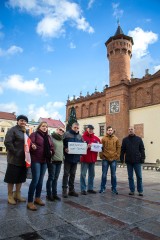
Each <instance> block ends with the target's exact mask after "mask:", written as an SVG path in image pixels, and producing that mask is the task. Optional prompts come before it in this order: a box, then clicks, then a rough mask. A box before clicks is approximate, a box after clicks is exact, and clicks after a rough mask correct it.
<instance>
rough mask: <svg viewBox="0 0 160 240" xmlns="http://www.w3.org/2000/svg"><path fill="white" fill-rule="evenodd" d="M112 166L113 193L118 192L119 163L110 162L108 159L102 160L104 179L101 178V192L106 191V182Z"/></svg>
mask: <svg viewBox="0 0 160 240" xmlns="http://www.w3.org/2000/svg"><path fill="white" fill-rule="evenodd" d="M109 166H110V171H111V185H112V191H116V187H117V178H116V166H117V161H116V160H114V161H112V162H111V161H108V160H106V159H104V160H102V178H101V190H102V191H104V190H105V189H106V182H107V173H108V168H109Z"/></svg>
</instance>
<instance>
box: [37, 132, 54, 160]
mask: <svg viewBox="0 0 160 240" xmlns="http://www.w3.org/2000/svg"><path fill="white" fill-rule="evenodd" d="M38 133H39V134H40V135H41V136H42V137H43V139H44V157H45V159H46V161H47V162H50V161H51V156H52V154H51V146H50V142H49V135H48V133H47V132H46V133H44V132H42V131H40V130H38Z"/></svg>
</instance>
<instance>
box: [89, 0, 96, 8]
mask: <svg viewBox="0 0 160 240" xmlns="http://www.w3.org/2000/svg"><path fill="white" fill-rule="evenodd" d="M94 2H95V0H89V2H88V9H89V8H91V7H92V5H93V3H94Z"/></svg>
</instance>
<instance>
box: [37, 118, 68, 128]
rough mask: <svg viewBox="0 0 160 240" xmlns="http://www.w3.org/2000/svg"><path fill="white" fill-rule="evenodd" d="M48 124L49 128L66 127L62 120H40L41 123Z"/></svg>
mask: <svg viewBox="0 0 160 240" xmlns="http://www.w3.org/2000/svg"><path fill="white" fill-rule="evenodd" d="M43 121H44V122H47V124H48V126H49V127H52V128H58V127H63V128H64V127H65V125H64V124H63V123H62V122H61V121H60V120H55V119H52V118H40V119H39V122H43Z"/></svg>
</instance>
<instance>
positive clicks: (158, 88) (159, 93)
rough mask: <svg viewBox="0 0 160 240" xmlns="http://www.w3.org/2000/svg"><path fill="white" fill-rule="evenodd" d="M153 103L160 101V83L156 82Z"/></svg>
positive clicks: (153, 88) (153, 90) (153, 89)
mask: <svg viewBox="0 0 160 240" xmlns="http://www.w3.org/2000/svg"><path fill="white" fill-rule="evenodd" d="M152 103H153V104H157V103H160V84H154V85H153V86H152Z"/></svg>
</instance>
